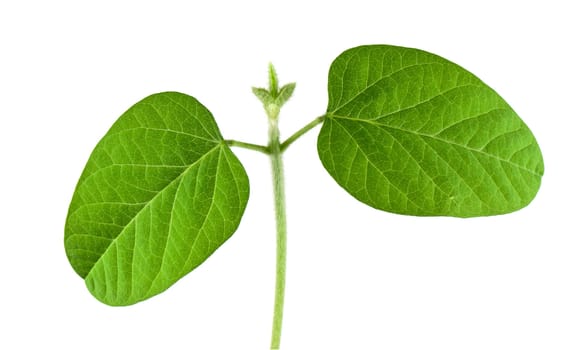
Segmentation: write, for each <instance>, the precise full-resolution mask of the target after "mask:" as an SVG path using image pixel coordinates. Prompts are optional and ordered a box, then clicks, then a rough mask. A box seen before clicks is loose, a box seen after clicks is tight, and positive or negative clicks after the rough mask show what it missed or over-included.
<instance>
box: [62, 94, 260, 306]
mask: <svg viewBox="0 0 581 350" xmlns="http://www.w3.org/2000/svg"><path fill="white" fill-rule="evenodd" d="M248 192H249V185H248V178H247V175H246V172H245V171H244V168H243V167H242V165H241V164H240V162H239V161H238V159H237V158H236V156H234V154H233V153H232V152H231V150H230V149H229V147H228V146H227V145H226V144H225V142H224V140H223V138H222V135H221V134H220V132H219V130H218V127H217V125H216V122H215V121H214V118H213V116H212V115H211V113H210V112H209V111H208V110H207V109H206V108H205V107H204V106H203V105H202V104H201V103H199V102H198V101H197V100H196V99H194V98H193V97H191V96H188V95H184V94H180V93H176V92H166V93H160V94H155V95H151V96H149V97H146V98H145V99H143V100H141V101H140V102H138V103H137V104H135V105H134V106H133V107H131V108H130V109H129V110H128V111H127V112H125V113H124V114H123V115H122V116H121V117H120V118H119V119H118V120H117V121H116V122H115V124H114V125H113V126H112V127H111V129H110V130H109V131H108V132H107V134H106V135H105V136H104V137H103V139H102V140H101V141H100V142H99V143H98V145H97V146H96V148H95V150H94V151H93V153H92V154H91V156H90V158H89V160H88V162H87V165H86V167H85V169H84V171H83V173H82V175H81V178H80V179H79V182H78V184H77V187H76V190H75V193H74V196H73V199H72V202H71V205H70V208H69V213H68V216H67V221H66V227H65V248H66V252H67V256H68V258H69V261H70V263H71V265H72V266H73V268H74V269H75V271H76V272H77V273H78V274H79V275H80V276H81V277H83V278H84V279H85V281H86V285H87V287H88V289H89V290H90V291H91V293H92V294H93V295H94V296H95V297H96V298H97V299H99V300H101V301H102V302H104V303H107V304H110V305H128V304H133V303H136V302H139V301H141V300H144V299H147V298H149V297H151V296H153V295H156V294H158V293H160V292H162V291H164V290H165V289H167V288H168V287H169V286H171V285H172V284H173V283H175V282H176V281H177V280H178V279H180V278H181V277H182V276H184V275H185V274H187V273H189V272H190V271H192V270H193V269H194V268H195V267H197V266H198V265H200V264H201V263H202V262H203V261H204V260H206V258H208V257H209V256H210V255H211V254H212V253H213V252H214V251H215V250H216V249H217V248H218V247H219V246H220V245H221V244H222V243H224V242H225V241H226V240H227V239H228V238H229V237H230V236H231V235H232V233H233V232H234V231H235V230H236V228H237V227H238V225H239V223H240V219H241V217H242V214H243V212H244V209H245V207H246V203H247V200H248Z"/></svg>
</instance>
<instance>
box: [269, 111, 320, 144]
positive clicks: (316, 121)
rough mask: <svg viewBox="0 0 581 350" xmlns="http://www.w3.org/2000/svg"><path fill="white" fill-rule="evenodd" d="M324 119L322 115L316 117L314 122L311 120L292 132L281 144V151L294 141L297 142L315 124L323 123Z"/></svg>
mask: <svg viewBox="0 0 581 350" xmlns="http://www.w3.org/2000/svg"><path fill="white" fill-rule="evenodd" d="M323 120H325V116H320V117H318V118H316V119H315V120H313V121H312V122H310V123H309V124H307V125H305V126H304V127H303V128H302V129H300V130H299V131H297V132H295V133H294V134H292V135H291V136H290V137H289V138H288V139H286V141H284V142H283V143H282V144H281V145H280V150H281V152H284V150H286V149H287V148H288V146H290V145H291V144H292V143H293V142H295V141H296V140H297V139H298V138H299V137H301V136H303V135H304V134H306V133H307V132H308V131H309V130H311V129H312V128H314V127H315V126H317V125H319V124H320V123H322V122H323Z"/></svg>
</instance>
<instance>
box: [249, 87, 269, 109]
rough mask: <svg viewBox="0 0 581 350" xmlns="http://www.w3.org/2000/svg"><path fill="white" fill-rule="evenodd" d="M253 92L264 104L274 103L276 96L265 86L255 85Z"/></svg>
mask: <svg viewBox="0 0 581 350" xmlns="http://www.w3.org/2000/svg"><path fill="white" fill-rule="evenodd" d="M252 92H253V93H254V95H255V96H256V97H257V98H258V99H259V100H260V102H262V104H263V105H264V106H268V105H269V104H272V103H274V98H273V97H272V95H271V94H270V92H269V91H268V90H266V89H263V88H257V87H253V88H252Z"/></svg>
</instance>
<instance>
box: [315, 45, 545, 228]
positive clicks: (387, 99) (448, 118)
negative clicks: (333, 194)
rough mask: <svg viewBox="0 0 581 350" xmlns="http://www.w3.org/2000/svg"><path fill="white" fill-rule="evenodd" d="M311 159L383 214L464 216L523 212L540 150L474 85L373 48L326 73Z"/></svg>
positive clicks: (427, 62)
mask: <svg viewBox="0 0 581 350" xmlns="http://www.w3.org/2000/svg"><path fill="white" fill-rule="evenodd" d="M328 90H329V103H328V108H327V114H326V115H325V120H324V124H323V127H322V129H321V132H320V134H319V139H318V151H319V157H320V159H321V161H322V163H323V165H324V167H325V168H326V169H327V171H328V172H329V174H330V175H331V176H332V177H333V178H334V179H335V180H336V181H337V183H338V184H339V185H340V186H342V187H343V188H344V189H345V190H347V191H348V192H349V193H350V194H351V195H353V196H354V197H355V198H357V199H358V200H360V201H362V202H364V203H366V204H368V205H370V206H372V207H375V208H377V209H381V210H384V211H389V212H393V213H399V214H407V215H418V216H440V215H441V216H457V217H472V216H485V215H496V214H503V213H508V212H512V211H515V210H518V209H520V208H522V207H524V206H526V205H527V204H528V203H529V202H530V201H531V200H532V199H533V198H534V196H535V195H536V193H537V191H538V189H539V186H540V184H541V177H542V175H543V159H542V156H541V152H540V149H539V146H538V144H537V142H536V140H535V138H534V136H533V134H532V133H531V131H530V130H529V128H528V127H527V126H526V125H525V124H524V122H523V121H522V120H521V119H520V118H519V117H518V116H517V114H516V113H515V112H514V111H513V110H512V108H511V107H510V106H509V105H508V104H507V103H506V102H505V101H504V100H503V99H502V98H501V97H500V96H499V95H498V94H497V93H496V92H495V91H494V90H493V89H491V88H490V87H488V86H487V85H485V84H484V83H483V82H482V81H481V80H480V79H478V78H477V77H475V76H474V75H473V74H471V73H470V72H468V71H466V70H465V69H463V68H461V67H459V66H458V65H456V64H454V63H452V62H450V61H448V60H446V59H443V58H441V57H439V56H436V55H434V54H431V53H428V52H425V51H421V50H417V49H410V48H403V47H396V46H386V45H375V46H361V47H356V48H353V49H350V50H347V51H345V52H344V53H342V54H341V55H340V56H339V57H338V58H337V59H336V60H335V61H334V62H333V64H332V65H331V69H330V71H329V83H328Z"/></svg>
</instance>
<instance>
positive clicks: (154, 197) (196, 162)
mask: <svg viewBox="0 0 581 350" xmlns="http://www.w3.org/2000/svg"><path fill="white" fill-rule="evenodd" d="M222 145H223V142H218V143H217V144H216V146H214V147H212V148H211V149H209V150H208V152H206V153H205V154H204V155H203V156H201V157H200V158H198V159H197V160H196V161H195V162H193V163H192V164H190V165H189V166H188V167H187V168H186V169H184V171H182V172H181V173H180V174H179V175H178V176H176V178H175V179H173V180H172V181H170V182H169V183H168V184H167V185H166V186H164V187H163V188H162V189H161V190H159V191H158V192H157V193H156V194H155V196H153V197H152V198H151V199H150V200H149V201H148V202H147V204H145V205H144V206H143V207H142V208H141V209H140V210H139V211H138V212H136V213H135V215H134V216H133V218H131V220H129V221H128V222H127V223H126V224H125V225H124V226H123V229H122V230H121V231H120V232H119V234H118V235H117V237H115V238H113V239H111V243H110V244H109V246H108V247H107V249H105V251H103V253H102V254H101V256H100V257H99V259H97V261H95V263H94V264H93V266H92V267H91V269H90V270H89V272H88V273H87V274H86V275H85V276H84V278H87V277H88V276H89V275H90V274H91V272H92V271H93V269H94V267H95V266H96V265H97V264H99V262H100V261H101V260H102V259H103V257H104V256H105V255H106V254H107V252H108V251H109V249H111V247H112V246H113V245H114V244H116V243H117V240H118V239H119V237H120V236H121V235H122V234H123V232H124V230H125V229H126V228H127V226H129V225H131V223H132V222H133V221H135V219H136V218H137V217H138V216H139V214H140V213H141V212H143V210H144V209H145V208H147V207H148V206H149V205H150V204H151V203H152V202H153V201H155V199H156V198H157V197H158V196H159V195H160V194H161V193H163V192H164V191H165V190H166V189H167V188H168V187H170V186H171V185H172V184H174V183H175V182H176V181H178V180H180V181H181V178H182V177H183V176H184V175H185V174H186V173H187V172H188V171H189V170H190V169H192V168H193V167H194V166H195V165H197V164H199V163H200V162H201V161H203V160H204V159H205V158H206V157H207V156H208V155H209V154H210V153H213V152H214V151H216V150H217V149H219V148H220V147H222ZM80 207H82V206H80ZM80 207H79V208H80ZM77 209H78V208H77ZM82 235H83V234H80V233H76V234H72V235H70V236H69V237H68V238H67V239H66V241H65V244H66V242H67V241H68V240H69V239H71V237H74V236H82Z"/></svg>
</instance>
